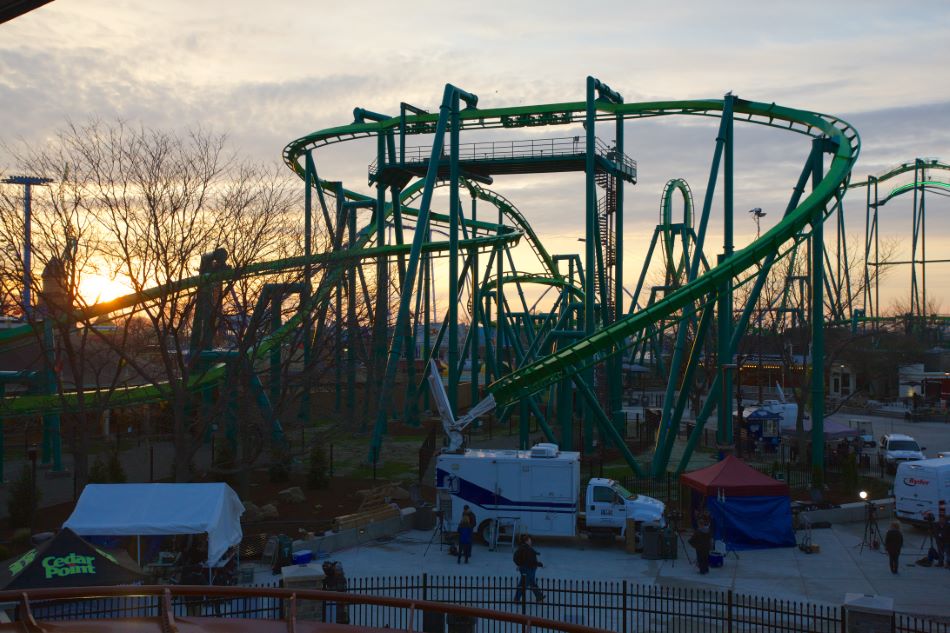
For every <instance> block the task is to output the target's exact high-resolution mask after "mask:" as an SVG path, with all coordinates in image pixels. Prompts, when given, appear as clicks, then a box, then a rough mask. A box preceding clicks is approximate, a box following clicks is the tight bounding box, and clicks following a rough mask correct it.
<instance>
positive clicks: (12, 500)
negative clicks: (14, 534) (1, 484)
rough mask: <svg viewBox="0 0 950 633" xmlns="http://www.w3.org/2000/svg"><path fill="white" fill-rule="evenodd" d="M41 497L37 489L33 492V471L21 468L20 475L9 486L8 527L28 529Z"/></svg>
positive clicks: (25, 467)
mask: <svg viewBox="0 0 950 633" xmlns="http://www.w3.org/2000/svg"><path fill="white" fill-rule="evenodd" d="M41 496H42V494H41V492H40V490H39V488H37V489H36V490H35V491H34V488H33V471H32V470H31V469H30V467H29V466H28V465H25V464H24V466H23V468H22V470H20V475H19V476H18V477H17V478H16V479H14V480H13V482H12V483H11V484H10V492H9V496H8V497H7V513H8V514H9V516H10V526H11V527H14V528H18V527H29V525H30V519H31V518H32V517H33V511H34V510H35V509H36V506H37V504H38V503H39V501H40V497H41Z"/></svg>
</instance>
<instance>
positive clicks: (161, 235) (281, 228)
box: [4, 121, 302, 481]
mask: <svg viewBox="0 0 950 633" xmlns="http://www.w3.org/2000/svg"><path fill="white" fill-rule="evenodd" d="M18 156H19V159H20V162H21V163H22V164H23V165H24V166H32V168H34V169H37V170H39V169H43V170H44V171H46V172H47V173H54V174H56V175H57V176H58V183H59V184H58V185H57V187H58V189H61V190H64V191H67V192H68V194H69V195H68V200H69V201H70V203H71V207H70V213H72V215H68V216H66V217H68V221H67V222H63V223H62V224H63V225H64V226H68V227H69V228H70V230H71V231H72V235H73V237H74V239H76V243H78V248H79V249H81V251H77V255H75V256H74V257H72V258H71V259H69V261H68V262H67V263H66V266H67V268H68V271H67V272H68V274H67V275H66V279H65V282H64V284H65V286H66V296H67V302H68V304H69V305H70V307H71V308H72V317H71V318H70V319H66V320H64V321H63V323H62V327H63V328H66V329H69V328H73V327H78V328H80V329H82V330H83V331H84V333H83V336H82V337H80V339H81V340H82V341H85V342H86V343H85V346H84V347H79V348H76V349H74V350H73V351H72V352H69V351H68V347H69V344H68V342H69V341H73V340H75V339H76V336H69V335H67V334H66V332H65V331H64V332H62V333H61V336H60V337H59V338H60V340H61V341H65V342H66V343H63V346H64V348H67V353H66V356H67V357H68V358H73V357H75V362H76V363H78V365H77V366H82V363H83V362H84V359H86V358H88V356H89V354H88V340H90V339H91V338H95V339H96V341H97V343H99V344H101V345H105V346H107V347H108V348H109V349H110V350H111V351H112V352H113V355H115V356H118V357H119V358H121V363H118V365H121V366H122V367H123V368H125V370H126V371H127V372H131V373H132V374H133V378H132V379H131V381H130V382H132V383H137V384H139V385H150V386H152V387H154V388H155V389H156V390H157V391H158V393H159V397H160V398H161V399H163V400H165V401H167V402H168V404H169V409H170V412H171V418H172V424H171V426H172V437H173V442H174V448H175V459H174V477H175V480H176V481H186V480H188V478H189V477H190V469H191V464H192V461H193V458H194V455H195V453H196V451H197V450H198V448H199V447H200V446H201V443H202V440H203V438H204V437H205V433H206V431H207V429H208V425H209V423H210V419H211V418H210V415H211V414H209V413H208V412H205V411H202V409H201V407H200V406H198V404H196V397H195V395H194V394H193V393H192V390H191V389H192V385H193V384H194V382H195V380H197V379H198V378H200V377H201V376H202V375H203V374H204V372H206V371H208V370H209V364H208V363H204V362H202V361H201V360H200V358H199V356H198V355H197V354H193V353H191V352H193V351H194V349H193V341H192V336H193V335H194V334H195V329H194V324H195V321H196V319H198V320H199V321H200V322H201V324H200V327H201V328H204V333H205V334H206V335H207V336H206V337H205V339H203V343H205V344H207V343H209V342H210V343H212V344H219V343H224V342H226V341H224V340H223V336H224V334H223V333H222V332H223V329H222V328H221V327H219V326H220V325H221V315H222V314H223V315H229V314H230V315H232V316H241V315H243V314H244V313H246V311H247V310H248V309H249V306H250V305H251V303H250V301H248V300H245V301H241V296H242V295H243V296H244V297H245V299H248V298H249V297H250V295H252V294H254V293H255V292H256V291H258V290H259V288H260V286H261V284H262V282H261V281H260V280H259V279H257V278H254V277H248V276H245V275H244V272H245V271H247V270H248V269H249V267H250V266H251V264H253V263H255V262H260V261H262V260H268V259H278V258H281V257H285V256H287V255H288V254H290V253H295V252H300V244H301V242H302V234H301V231H300V230H299V229H300V227H299V222H297V221H296V220H295V219H294V218H293V217H292V212H293V211H294V210H295V208H296V207H297V204H298V203H299V191H300V186H299V184H298V181H296V180H295V179H292V178H290V176H289V174H288V175H287V176H285V175H284V171H280V172H278V171H276V170H265V169H262V168H260V167H256V166H253V165H249V164H246V163H242V162H240V161H238V160H237V159H236V158H235V157H234V156H233V155H232V154H230V153H229V152H228V150H227V147H226V139H225V137H224V136H222V135H216V134H212V133H208V132H206V131H203V130H200V129H199V130H192V131H190V132H188V133H187V134H184V135H178V134H173V133H168V132H162V131H157V130H150V129H146V128H143V127H133V126H129V125H127V124H125V123H123V122H121V121H120V122H116V123H109V124H106V123H102V122H98V121H96V122H92V123H89V124H85V125H76V124H70V125H68V126H67V127H66V128H65V129H64V130H63V131H61V132H60V133H59V134H58V135H57V136H56V137H55V138H54V140H53V141H52V142H51V143H50V145H49V147H46V148H41V149H38V150H34V149H32V148H28V149H27V150H24V151H22V152H20V153H19V154H18ZM50 197H51V200H50V201H49V202H48V204H49V205H50V207H51V208H52V209H54V210H56V209H57V208H58V207H57V204H56V201H55V199H54V198H55V196H53V195H52V190H51V196H50ZM61 206H62V205H61ZM7 224H9V222H8V223H7ZM4 226H6V225H4ZM65 233H66V234H67V235H68V234H69V233H68V232H65ZM42 250H44V251H45V252H47V253H53V252H55V250H54V249H53V248H52V243H51V244H49V245H44V247H43V249H42ZM80 253H81V256H80ZM211 253H214V254H215V256H214V258H213V262H214V266H213V267H212V268H214V271H215V272H216V273H218V276H217V277H206V278H203V279H202V282H201V283H198V284H194V283H191V284H183V283H181V281H182V280H184V279H187V278H190V277H193V276H194V275H196V274H198V273H199V270H200V269H201V265H202V262H205V263H206V264H207V263H208V262H209V261H212V260H209V258H208V255H209V254H211ZM50 257H51V256H48V257H47V260H49V258H50ZM225 258H226V259H225ZM225 264H226V266H227V267H228V268H229V269H230V272H229V271H227V270H226V269H225ZM100 270H105V271H107V274H109V275H110V276H112V277H115V276H120V277H121V278H122V279H124V280H125V281H126V283H128V284H129V285H130V286H131V288H132V289H133V291H134V292H135V293H138V294H139V295H140V300H139V301H137V302H133V303H132V304H131V305H128V304H127V305H123V306H116V309H114V310H110V315H111V322H112V323H113V324H115V325H117V326H119V327H118V331H119V332H121V333H122V334H121V335H120V336H116V335H105V334H103V333H102V332H100V331H99V330H97V329H96V328H94V327H92V326H93V325H94V324H95V320H96V319H97V318H98V316H100V315H101V314H102V313H103V312H104V311H101V310H90V309H89V308H90V306H87V305H85V304H84V299H83V297H82V296H81V295H80V294H79V293H78V292H77V289H78V288H79V286H80V283H81V277H82V275H83V274H84V273H88V272H89V271H100ZM201 272H208V271H207V270H204V271H201ZM294 275H296V277H297V278H298V279H299V275H300V273H299V271H297V272H296V273H294V272H286V273H282V274H281V273H278V274H276V275H274V277H276V278H278V279H285V280H286V279H290V278H291V277H293V276H294ZM272 280H273V279H272ZM155 287H162V288H163V290H162V291H161V292H152V291H151V289H153V288H155ZM202 288H205V291H204V294H202V292H203V291H202ZM202 296H203V297H205V299H210V301H207V300H206V301H205V302H204V304H202V303H201V301H199V299H198V298H199V297H202ZM228 322H229V324H231V325H234V324H239V325H238V327H237V330H238V331H236V332H234V333H233V334H234V336H235V338H237V339H238V341H242V340H244V339H245V338H246V335H247V332H246V331H245V330H243V329H242V327H241V326H240V324H241V323H242V322H243V323H245V324H246V322H247V320H246V319H242V318H232V319H229V320H228ZM143 324H147V328H144V330H145V331H143V328H142V325H143ZM133 325H135V326H137V327H133ZM244 327H246V325H245V326H244ZM133 334H134V335H133ZM208 337H210V338H208ZM232 343H233V341H232ZM143 344H144V345H146V347H144V348H143ZM244 347H245V348H246V345H245V346H244ZM80 373H81V372H80ZM119 383H120V381H119V380H118V379H117V376H116V375H113V376H111V377H110V378H109V380H108V381H107V387H108V388H110V389H114V388H115V387H117V386H118V385H119ZM107 404H108V403H107V402H105V403H100V407H101V406H107ZM212 413H213V412H212ZM206 414H207V415H206ZM82 422H83V423H85V421H82ZM80 435H83V434H82V433H80Z"/></svg>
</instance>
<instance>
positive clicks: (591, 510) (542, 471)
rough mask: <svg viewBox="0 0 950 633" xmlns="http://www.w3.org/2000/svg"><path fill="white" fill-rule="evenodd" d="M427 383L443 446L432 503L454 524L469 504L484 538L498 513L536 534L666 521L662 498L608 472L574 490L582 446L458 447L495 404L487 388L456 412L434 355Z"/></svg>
mask: <svg viewBox="0 0 950 633" xmlns="http://www.w3.org/2000/svg"><path fill="white" fill-rule="evenodd" d="M428 381H429V387H430V389H431V391H432V396H433V399H434V400H435V404H436V408H437V409H438V410H439V415H440V417H441V418H442V427H443V428H444V429H445V434H446V437H447V438H448V446H447V447H446V448H445V449H443V451H442V453H441V454H440V455H439V456H438V458H437V459H436V470H435V473H436V475H435V477H436V488H437V489H438V491H439V495H438V497H437V502H438V508H437V510H438V511H439V512H441V513H442V517H443V520H444V521H447V529H454V527H455V526H456V525H458V523H459V521H461V519H462V510H463V508H464V506H466V505H468V506H469V507H470V509H471V510H472V511H473V512H474V513H475V518H476V520H477V522H478V524H477V525H476V526H474V527H475V529H476V530H477V531H478V533H479V534H480V535H481V537H482V538H483V539H484V540H485V541H486V542H487V541H489V540H490V539H489V538H486V537H487V536H488V533H489V530H490V528H491V526H492V525H496V526H497V525H498V524H499V523H500V522H502V521H503V520H505V521H508V522H510V523H511V524H512V526H513V528H514V531H515V532H519V533H525V532H527V533H530V534H533V535H537V536H576V535H577V534H579V533H581V532H588V533H590V532H605V533H609V534H621V535H623V534H625V533H626V529H627V519H628V518H632V519H634V521H635V522H636V523H637V524H640V523H643V522H646V521H655V522H657V523H659V524H660V525H663V524H664V518H663V512H664V510H665V509H666V508H665V506H664V505H663V503H662V502H661V501H657V500H656V499H653V498H651V497H647V496H644V495H636V494H633V493H631V492H630V491H628V490H626V489H625V488H624V487H623V486H621V485H620V484H619V483H617V482H616V481H614V480H612V479H591V480H590V481H589V482H588V484H587V490H586V491H583V493H584V494H583V498H582V495H581V493H582V491H581V489H580V485H581V484H580V479H581V477H580V475H581V469H580V453H576V452H561V451H560V450H558V446H557V445H556V444H548V443H542V444H536V445H535V446H534V447H533V448H532V449H531V450H530V451H518V450H501V449H482V450H472V449H466V448H464V445H465V438H464V435H463V434H462V432H463V431H464V430H465V427H467V426H468V425H469V424H471V423H472V422H473V421H474V420H475V419H476V418H478V417H479V416H480V415H484V414H486V413H488V412H489V411H491V410H492V409H493V408H494V407H495V401H494V399H493V398H492V396H491V395H490V394H489V395H488V396H487V397H486V398H485V399H483V400H481V401H480V402H479V403H478V404H476V405H475V406H474V407H472V409H471V410H470V411H469V412H468V413H466V414H465V415H464V416H462V417H461V418H459V419H455V416H454V414H453V412H452V407H451V406H450V405H449V398H448V394H446V391H445V385H444V384H442V377H441V376H440V375H439V371H438V368H437V367H436V365H435V363H434V362H431V363H430V364H429V376H428Z"/></svg>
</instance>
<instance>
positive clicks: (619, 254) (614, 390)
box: [608, 115, 626, 435]
mask: <svg viewBox="0 0 950 633" xmlns="http://www.w3.org/2000/svg"><path fill="white" fill-rule="evenodd" d="M623 122H624V119H623V116H621V115H617V121H616V131H615V136H616V146H617V160H618V161H620V162H621V164H623V161H624V159H625V156H624V136H623ZM616 181H617V190H616V195H617V198H616V199H617V208H616V209H615V210H614V233H615V235H616V237H615V241H614V245H615V246H614V248H615V253H614V261H615V264H614V288H613V293H614V314H613V320H614V321H619V320H620V319H621V318H623V314H624V310H623V294H624V293H623V193H624V179H623V177H620V176H618V177H617V178H616ZM610 367H611V369H610V371H609V372H608V378H609V380H610V389H609V393H610V412H611V415H612V416H613V418H614V422H615V424H616V425H618V427H619V428H621V429H624V430H625V429H626V424H625V420H624V416H623V354H614V356H613V357H612V359H611V366H610ZM621 435H623V433H621Z"/></svg>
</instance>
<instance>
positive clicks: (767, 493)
mask: <svg viewBox="0 0 950 633" xmlns="http://www.w3.org/2000/svg"><path fill="white" fill-rule="evenodd" d="M680 483H682V484H683V485H684V486H686V487H687V488H690V489H691V490H692V491H693V494H692V505H693V507H694V508H696V507H699V506H701V505H703V506H705V507H706V509H707V510H709V513H710V514H711V515H712V519H713V529H714V533H715V535H716V538H718V539H721V540H723V541H725V542H726V545H727V547H729V548H730V549H757V548H763V547H793V546H794V545H795V534H794V532H793V531H792V511H791V502H790V501H789V497H788V486H787V485H785V484H784V483H782V482H780V481H776V480H774V479H772V478H771V477H769V476H768V475H763V474H762V473H760V472H759V471H757V470H756V469H754V468H752V467H751V466H749V465H748V464H746V463H745V462H743V461H742V460H741V459H737V458H735V457H733V456H732V455H729V456H727V457H726V458H725V459H723V460H722V461H721V462H718V463H716V464H713V465H712V466H709V467H707V468H702V469H700V470H694V471H692V472H689V473H684V474H682V475H680Z"/></svg>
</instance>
